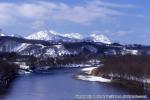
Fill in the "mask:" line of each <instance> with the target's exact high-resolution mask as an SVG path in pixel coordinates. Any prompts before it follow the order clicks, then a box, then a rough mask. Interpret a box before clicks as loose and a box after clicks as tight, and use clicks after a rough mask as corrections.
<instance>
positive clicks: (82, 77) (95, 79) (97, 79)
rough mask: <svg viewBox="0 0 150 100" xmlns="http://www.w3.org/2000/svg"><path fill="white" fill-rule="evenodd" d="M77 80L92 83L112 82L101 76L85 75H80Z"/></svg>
mask: <svg viewBox="0 0 150 100" xmlns="http://www.w3.org/2000/svg"><path fill="white" fill-rule="evenodd" d="M77 79H80V80H85V81H92V82H108V83H109V82H111V80H110V79H105V78H102V77H99V76H85V75H78V76H77Z"/></svg>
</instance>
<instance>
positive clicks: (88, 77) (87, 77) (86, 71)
mask: <svg viewBox="0 0 150 100" xmlns="http://www.w3.org/2000/svg"><path fill="white" fill-rule="evenodd" d="M95 68H97V67H89V68H83V69H81V72H83V74H85V75H77V76H76V78H77V79H80V80H85V81H92V82H93V81H94V82H107V83H109V82H111V79H106V78H103V77H100V76H93V75H91V72H92V70H93V69H95Z"/></svg>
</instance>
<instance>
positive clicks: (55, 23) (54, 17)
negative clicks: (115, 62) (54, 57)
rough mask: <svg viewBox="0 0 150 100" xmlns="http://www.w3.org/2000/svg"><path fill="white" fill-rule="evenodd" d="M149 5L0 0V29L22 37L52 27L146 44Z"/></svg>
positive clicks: (120, 0)
mask: <svg viewBox="0 0 150 100" xmlns="http://www.w3.org/2000/svg"><path fill="white" fill-rule="evenodd" d="M149 4H150V1H149V0H0V28H2V29H3V32H5V33H7V34H20V35H22V36H27V35H29V34H31V33H33V32H37V31H40V30H50V29H52V30H55V31H58V32H61V33H70V32H71V33H72V32H78V33H81V34H83V35H84V36H87V35H89V34H91V33H99V34H104V35H107V36H108V37H109V38H110V39H111V40H113V41H119V42H121V43H140V44H150V40H149V37H150V11H149V10H150V7H149Z"/></svg>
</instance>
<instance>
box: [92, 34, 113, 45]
mask: <svg viewBox="0 0 150 100" xmlns="http://www.w3.org/2000/svg"><path fill="white" fill-rule="evenodd" d="M90 38H91V40H92V41H93V42H102V43H105V44H111V41H110V39H109V38H108V37H107V36H105V35H102V34H95V33H94V34H91V35H90Z"/></svg>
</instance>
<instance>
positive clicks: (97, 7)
mask: <svg viewBox="0 0 150 100" xmlns="http://www.w3.org/2000/svg"><path fill="white" fill-rule="evenodd" d="M0 7H1V9H0V22H1V21H3V23H8V24H9V21H10V20H12V21H13V20H14V21H15V20H17V21H19V22H20V21H22V20H30V21H33V22H34V21H35V22H37V21H38V20H43V21H47V20H49V21H51V20H53V21H64V22H65V21H68V22H73V23H79V24H83V25H86V24H91V23H92V22H93V21H96V20H99V21H103V20H108V19H111V18H112V17H114V16H123V15H125V13H124V12H121V11H119V10H116V9H114V8H110V7H115V8H130V7H131V5H119V4H115V3H107V2H102V1H99V0H94V1H87V2H86V3H85V4H83V5H74V6H69V5H68V4H65V3H60V2H59V3H56V2H44V1H37V2H32V3H0ZM5 16H6V18H5Z"/></svg>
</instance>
